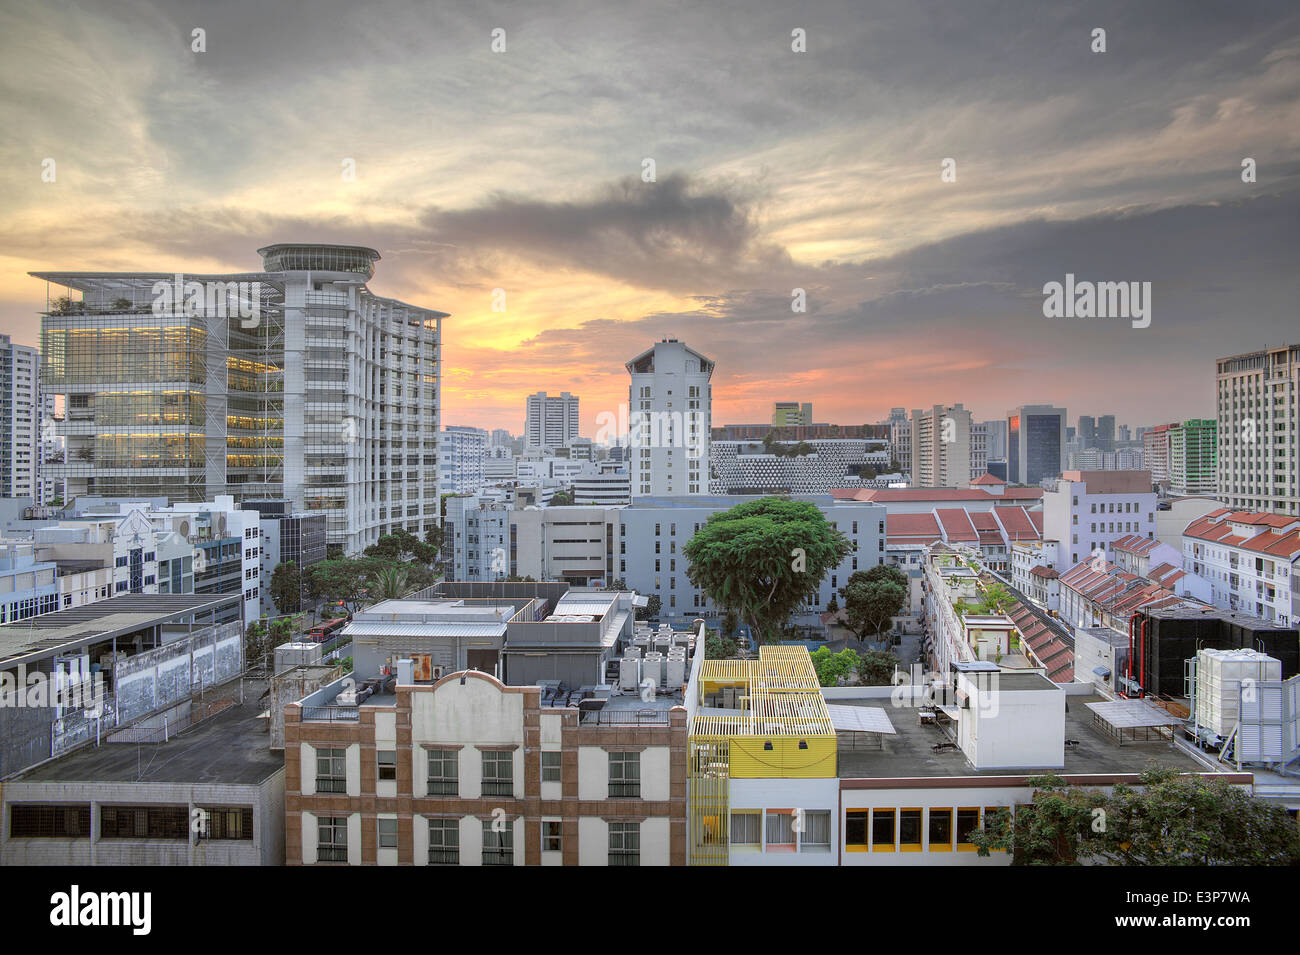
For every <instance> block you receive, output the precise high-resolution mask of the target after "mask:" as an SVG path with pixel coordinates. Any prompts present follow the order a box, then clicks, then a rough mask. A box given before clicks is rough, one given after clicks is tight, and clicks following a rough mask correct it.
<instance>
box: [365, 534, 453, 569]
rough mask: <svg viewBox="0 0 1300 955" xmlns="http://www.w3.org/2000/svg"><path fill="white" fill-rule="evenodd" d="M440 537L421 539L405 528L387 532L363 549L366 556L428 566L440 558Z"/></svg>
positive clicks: (389, 561)
mask: <svg viewBox="0 0 1300 955" xmlns="http://www.w3.org/2000/svg"><path fill="white" fill-rule="evenodd" d="M440 543H441V541H440V539H439V538H436V537H435V538H434V539H433V540H429V539H428V538H426V539H425V540H420V538H418V537H416V536H415V535H414V534H412V533H411V532H410V531H408V530H405V529H403V528H399V529H398V530H395V531H393V532H392V533H391V534H385V535H384V536H383V537H381V538H379V540H378V541H376V542H375V543H373V544H371V545H370V546H369V547H367V548H366V549H365V551H363V553H364V554H365V556H367V557H374V558H377V559H378V560H382V561H385V562H386V563H398V562H410V561H416V562H418V563H421V564H424V565H425V566H428V565H430V564H432V563H433V562H434V561H435V560H437V559H438V547H439V544H440Z"/></svg>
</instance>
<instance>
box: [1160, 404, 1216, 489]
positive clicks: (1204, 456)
mask: <svg viewBox="0 0 1300 955" xmlns="http://www.w3.org/2000/svg"><path fill="white" fill-rule="evenodd" d="M1216 427H1217V422H1215V421H1213V420H1209V419H1205V418H1194V419H1192V420H1191V421H1184V422H1183V423H1182V424H1172V425H1170V426H1169V493H1170V494H1173V495H1174V496H1176V497H1188V496H1195V495H1203V494H1213V493H1214V489H1215V485H1216V482H1217V479H1218V473H1217V472H1218V463H1217V460H1216V458H1217V449H1218V444H1217V442H1216V440H1215V430H1216Z"/></svg>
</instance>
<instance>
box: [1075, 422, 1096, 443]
mask: <svg viewBox="0 0 1300 955" xmlns="http://www.w3.org/2000/svg"><path fill="white" fill-rule="evenodd" d="M1075 437H1077V438H1078V439H1079V449H1080V450H1081V451H1086V450H1088V448H1095V447H1096V446H1097V419H1096V418H1094V417H1093V416H1092V415H1079V426H1078V428H1077V429H1076V431H1075Z"/></svg>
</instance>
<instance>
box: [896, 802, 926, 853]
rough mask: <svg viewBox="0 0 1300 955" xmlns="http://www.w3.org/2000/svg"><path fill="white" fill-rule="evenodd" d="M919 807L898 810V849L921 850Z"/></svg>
mask: <svg viewBox="0 0 1300 955" xmlns="http://www.w3.org/2000/svg"><path fill="white" fill-rule="evenodd" d="M922 815H923V813H922V811H921V810H920V809H900V810H898V851H899V852H920V851H921V816H922Z"/></svg>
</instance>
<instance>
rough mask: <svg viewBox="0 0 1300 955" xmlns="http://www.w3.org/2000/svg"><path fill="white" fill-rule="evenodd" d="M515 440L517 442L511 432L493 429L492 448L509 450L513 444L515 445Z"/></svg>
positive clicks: (503, 429)
mask: <svg viewBox="0 0 1300 955" xmlns="http://www.w3.org/2000/svg"><path fill="white" fill-rule="evenodd" d="M514 440H515V436H514V435H513V434H511V433H510V432H509V431H507V430H506V429H505V428H493V429H492V447H494V448H508V447H510V445H511V444H513V443H514Z"/></svg>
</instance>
